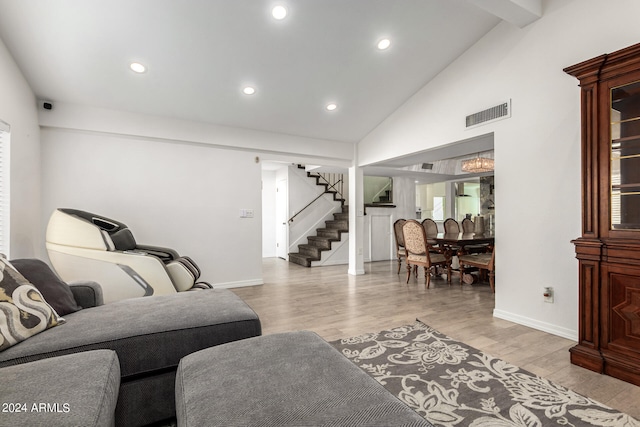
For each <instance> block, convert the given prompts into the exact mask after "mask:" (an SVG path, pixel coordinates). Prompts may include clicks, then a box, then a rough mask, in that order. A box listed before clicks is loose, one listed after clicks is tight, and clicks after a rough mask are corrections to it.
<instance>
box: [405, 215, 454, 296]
mask: <svg viewBox="0 0 640 427" xmlns="http://www.w3.org/2000/svg"><path fill="white" fill-rule="evenodd" d="M402 234H403V238H404V247H405V249H406V251H407V257H406V262H407V283H409V278H411V267H412V266H415V267H418V266H422V267H423V268H424V275H425V284H426V286H427V288H428V287H429V285H430V283H431V273H432V272H433V273H434V274H435V267H436V266H443V267H445V268H446V269H447V282H448V283H449V286H451V260H450V259H449V258H447V257H445V256H444V255H443V254H439V253H430V252H429V245H428V243H427V234H426V232H425V229H424V227H423V226H422V224H420V223H419V222H418V221H416V220H414V219H410V220H407V221H406V222H405V223H404V225H403V226H402ZM415 275H416V277H417V276H418V271H417V270H415Z"/></svg>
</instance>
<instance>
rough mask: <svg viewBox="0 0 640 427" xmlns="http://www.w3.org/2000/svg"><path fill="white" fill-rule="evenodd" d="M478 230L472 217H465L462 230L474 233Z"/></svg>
mask: <svg viewBox="0 0 640 427" xmlns="http://www.w3.org/2000/svg"><path fill="white" fill-rule="evenodd" d="M475 230H476V226H475V224H474V223H473V220H472V219H471V218H465V219H463V220H462V232H463V233H473V232H474V231H475Z"/></svg>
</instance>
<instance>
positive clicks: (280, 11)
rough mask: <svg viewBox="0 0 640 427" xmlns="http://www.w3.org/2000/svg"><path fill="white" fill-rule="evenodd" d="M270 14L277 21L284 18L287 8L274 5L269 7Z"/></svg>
mask: <svg viewBox="0 0 640 427" xmlns="http://www.w3.org/2000/svg"><path fill="white" fill-rule="evenodd" d="M271 15H272V16H273V17H274V18H275V19H277V20H278V21H279V20H281V19H284V18H286V17H287V8H286V7H284V6H282V5H278V6H275V7H274V8H273V9H271Z"/></svg>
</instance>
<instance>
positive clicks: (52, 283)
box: [11, 258, 80, 316]
mask: <svg viewBox="0 0 640 427" xmlns="http://www.w3.org/2000/svg"><path fill="white" fill-rule="evenodd" d="M11 265H12V266H13V267H14V268H15V269H16V270H18V272H19V273H20V274H22V275H23V276H24V278H25V279H27V280H28V281H29V282H30V283H32V284H33V285H34V286H35V287H36V288H38V290H39V291H40V293H41V294H42V296H43V297H44V299H45V301H47V303H48V304H49V305H50V306H51V307H53V309H54V310H55V311H56V313H58V314H59V315H60V316H65V315H67V314H69V313H73V312H76V311H78V310H80V307H78V304H77V303H76V300H75V298H74V297H73V293H72V292H71V288H70V287H69V285H67V284H66V283H65V282H63V281H62V280H60V278H58V276H56V274H55V273H54V272H53V271H52V270H51V268H49V266H48V265H47V264H46V263H45V262H44V261H42V260H39V259H29V258H24V259H13V260H11Z"/></svg>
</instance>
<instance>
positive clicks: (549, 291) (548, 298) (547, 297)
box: [542, 286, 553, 303]
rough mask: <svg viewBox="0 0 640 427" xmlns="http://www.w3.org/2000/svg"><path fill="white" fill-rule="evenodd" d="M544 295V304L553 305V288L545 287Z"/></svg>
mask: <svg viewBox="0 0 640 427" xmlns="http://www.w3.org/2000/svg"><path fill="white" fill-rule="evenodd" d="M542 295H543V296H544V302H550V303H553V288H552V287H551V286H548V287H545V288H544V292H543V294H542Z"/></svg>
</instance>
